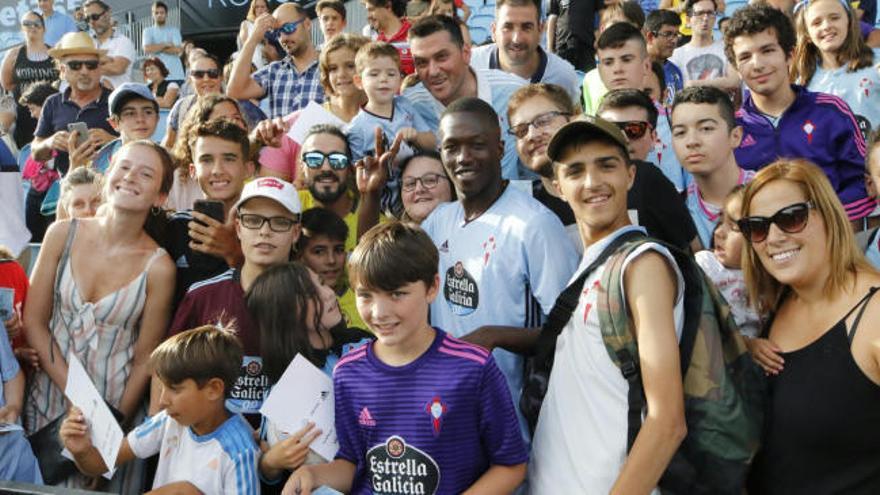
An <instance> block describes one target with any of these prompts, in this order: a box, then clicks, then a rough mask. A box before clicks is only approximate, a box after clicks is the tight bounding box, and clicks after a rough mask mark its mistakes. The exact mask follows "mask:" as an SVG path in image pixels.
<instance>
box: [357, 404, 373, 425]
mask: <svg viewBox="0 0 880 495" xmlns="http://www.w3.org/2000/svg"><path fill="white" fill-rule="evenodd" d="M358 424H359V425H361V426H369V427H373V426H376V420H375V419H373V415H372V414H370V410H369V409H367V406H364V408H363V409H361V413H360V414H358Z"/></svg>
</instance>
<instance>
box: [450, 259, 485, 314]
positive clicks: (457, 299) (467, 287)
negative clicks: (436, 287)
mask: <svg viewBox="0 0 880 495" xmlns="http://www.w3.org/2000/svg"><path fill="white" fill-rule="evenodd" d="M443 297H445V298H446V302H447V303H448V304H449V308H450V309H451V310H452V312H453V313H454V314H456V315H458V316H465V315H469V314H471V313H473V312H474V311H475V310H476V309H477V306H479V305H480V290H479V289H478V288H477V281H476V280H475V279H474V277H472V276H471V274H470V273H468V271H467V270H465V268H464V264H463V263H462V262H461V261H456V262H455V265H453V266H452V267H450V268H449V270H447V271H446V281H445V283H444V284H443Z"/></svg>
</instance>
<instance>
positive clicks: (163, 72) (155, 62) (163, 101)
mask: <svg viewBox="0 0 880 495" xmlns="http://www.w3.org/2000/svg"><path fill="white" fill-rule="evenodd" d="M168 74H170V72H168V68H167V67H165V64H164V63H163V62H162V60H160V59H159V57H150V58H148V59H146V60H144V80H146V81H147V82H148V84H147V85H148V86H149V87H150V91H152V92H153V96H155V97H156V102H158V103H159V107H161V108H171V107H172V105H174V102H175V101H177V94H178V92H179V91H180V86H178V85H177V83H176V82H174V81H169V80H167V79H165V78H166V77H168Z"/></svg>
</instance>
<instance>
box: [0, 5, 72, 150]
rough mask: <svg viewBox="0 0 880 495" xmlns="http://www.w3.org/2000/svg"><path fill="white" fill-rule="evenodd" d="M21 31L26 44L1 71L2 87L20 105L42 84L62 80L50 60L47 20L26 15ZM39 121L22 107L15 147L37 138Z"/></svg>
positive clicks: (13, 52)
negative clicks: (25, 95)
mask: <svg viewBox="0 0 880 495" xmlns="http://www.w3.org/2000/svg"><path fill="white" fill-rule="evenodd" d="M21 31H22V33H23V34H24V44H23V45H21V46H18V47H16V48H12V49H10V50H9V51H8V52H7V53H6V58H5V59H3V66H2V68H0V83H2V86H3V89H5V90H6V91H11V92H12V96H13V97H14V98H15V101H18V100H19V98H20V97H21V95H22V93H24V90H25V89H27V87H28V86H30V85H31V84H33V83H36V82H39V81H49V82H54V81H56V80H57V79H58V69H57V68H56V67H55V61H54V60H52V58H51V57H49V48H50V47H49V45H48V44H46V42H45V40H44V38H43V37H44V35H45V34H46V26H45V24H44V22H43V16H41V15H40V14H39V13H37V12H35V11H30V12H26V13H25V14H24V15H23V16H22V17H21ZM36 128H37V119H35V118H33V117H32V116H31V114H30V112H29V111H28V108H27V107H26V106H24V105H21V104H19V105H18V107H17V112H16V116H15V133H14V134H13V137H14V138H15V144H16V145H17V146H18V147H19V148H22V147H23V146H24V145H26V144H27V143H29V142H31V140H32V139H33V138H34V130H35V129H36Z"/></svg>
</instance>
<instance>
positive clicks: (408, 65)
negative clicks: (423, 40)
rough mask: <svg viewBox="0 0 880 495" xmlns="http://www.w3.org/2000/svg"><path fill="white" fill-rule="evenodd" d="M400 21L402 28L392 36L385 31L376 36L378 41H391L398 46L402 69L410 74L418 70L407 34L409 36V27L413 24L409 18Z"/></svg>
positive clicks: (395, 46)
mask: <svg viewBox="0 0 880 495" xmlns="http://www.w3.org/2000/svg"><path fill="white" fill-rule="evenodd" d="M400 22H401V24H400V29H399V30H398V31H397V32H396V33H394V34H393V35H391V36H387V35H386V34H385V33H379V35H378V36H376V41H384V42H386V43H391V44H392V45H394V48H397V52H398V53H400V70H401V71H403V73H405V74H407V75H409V74H412V73H413V72H415V70H416V67H415V63H414V62H413V56H412V51H410V49H409V41H408V40H407V36H409V28H410V27H411V26H412V24H410V23H409V21H408V20H407V19H401V20H400Z"/></svg>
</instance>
